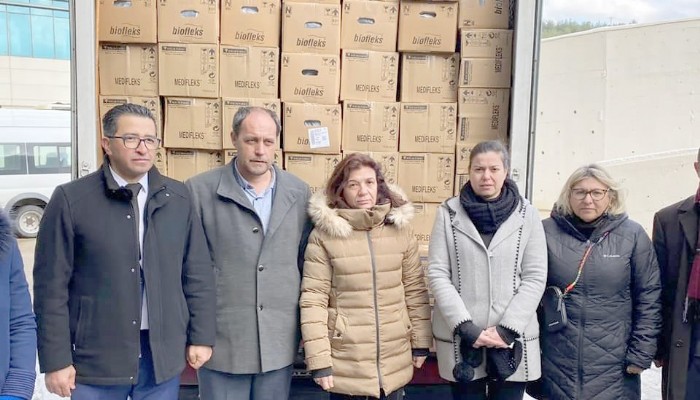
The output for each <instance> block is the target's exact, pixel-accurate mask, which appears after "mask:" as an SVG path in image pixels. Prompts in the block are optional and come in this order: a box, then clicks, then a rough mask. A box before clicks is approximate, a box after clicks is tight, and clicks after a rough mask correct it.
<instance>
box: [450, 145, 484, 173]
mask: <svg viewBox="0 0 700 400" xmlns="http://www.w3.org/2000/svg"><path fill="white" fill-rule="evenodd" d="M479 143H480V141H469V142H464V143H457V147H456V150H455V158H456V159H457V160H456V161H455V174H456V175H469V156H470V155H471V153H472V149H473V148H474V146H476V145H477V144H479Z"/></svg>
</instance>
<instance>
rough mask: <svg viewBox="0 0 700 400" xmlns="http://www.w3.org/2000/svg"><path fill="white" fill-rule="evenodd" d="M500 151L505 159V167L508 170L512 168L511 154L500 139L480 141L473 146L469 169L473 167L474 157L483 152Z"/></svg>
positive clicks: (502, 159) (503, 159) (502, 158)
mask: <svg viewBox="0 0 700 400" xmlns="http://www.w3.org/2000/svg"><path fill="white" fill-rule="evenodd" d="M489 152H494V153H500V155H501V161H503V168H504V169H505V170H506V171H508V170H510V156H509V155H508V149H507V148H506V146H505V145H504V144H503V143H502V142H501V141H500V140H487V141H485V142H480V143H478V144H477V145H476V146H474V147H473V148H472V151H471V153H470V154H469V169H470V170H471V169H472V160H474V157H476V156H478V155H479V154H483V153H489Z"/></svg>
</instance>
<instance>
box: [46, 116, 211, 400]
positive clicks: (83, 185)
mask: <svg viewBox="0 0 700 400" xmlns="http://www.w3.org/2000/svg"><path fill="white" fill-rule="evenodd" d="M102 126H103V132H104V136H103V137H102V142H101V143H102V148H103V149H104V152H105V158H104V162H103V164H102V167H101V168H100V169H99V170H98V171H96V172H94V173H92V174H90V175H87V176H85V177H83V178H81V179H78V180H76V181H73V182H70V183H67V184H64V185H61V186H59V187H57V188H56V190H55V191H54V194H53V195H52V197H51V200H50V201H49V203H48V205H47V206H46V210H45V212H44V216H43V218H42V220H41V225H40V228H39V235H38V237H37V245H36V257H35V264H34V296H35V312H36V315H37V323H38V339H39V340H38V345H39V346H38V348H39V364H40V367H41V370H42V372H46V387H47V389H48V390H49V391H50V392H52V393H55V394H57V395H59V396H63V397H67V396H71V397H72V398H73V399H78V400H82V399H98V398H99V399H110V400H111V399H115V400H117V399H119V400H123V399H126V398H127V397H129V398H131V399H133V400H138V399H143V398H146V397H148V398H149V399H176V398H177V396H178V391H179V376H180V373H181V372H182V370H183V369H184V367H185V361H187V362H188V363H189V364H190V365H191V366H192V367H193V368H199V367H200V366H201V365H202V364H203V363H204V362H206V361H207V360H208V359H209V357H210V356H211V354H212V346H213V345H214V339H215V330H216V326H215V314H214V308H215V306H216V297H215V288H214V271H213V267H212V261H211V256H210V255H209V251H208V249H207V245H206V240H205V237H204V233H203V231H202V226H201V222H200V221H199V219H198V218H196V212H195V210H194V208H193V206H192V199H191V197H190V194H189V192H188V191H187V188H186V187H185V185H184V184H183V183H181V182H178V181H175V180H173V179H170V178H167V177H165V176H162V175H161V174H160V173H159V172H158V170H157V169H156V168H155V167H154V166H153V160H154V158H155V153H156V149H157V148H158V147H159V145H160V139H159V138H158V137H157V134H156V123H155V119H154V118H153V115H152V114H151V113H150V112H149V111H148V109H146V108H145V107H142V106H139V105H135V104H130V103H127V104H123V105H119V106H117V107H115V108H113V109H112V110H110V111H109V112H107V113H106V114H105V116H104V118H103V120H102Z"/></svg>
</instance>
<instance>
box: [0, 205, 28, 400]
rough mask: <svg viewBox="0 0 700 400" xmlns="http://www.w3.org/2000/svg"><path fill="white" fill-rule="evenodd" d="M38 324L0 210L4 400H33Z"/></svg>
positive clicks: (0, 383)
mask: <svg viewBox="0 0 700 400" xmlns="http://www.w3.org/2000/svg"><path fill="white" fill-rule="evenodd" d="M35 363H36V322H34V313H33V312H32V302H31V300H30V299H29V289H28V287H27V279H26V278H25V276H24V265H23V263H22V255H21V254H20V252H19V247H17V241H16V240H15V238H14V237H13V236H12V223H11V222H10V219H9V218H8V216H7V214H5V212H4V211H2V210H0V400H29V399H31V398H32V395H33V393H34V379H35V378H36V372H35V367H36V365H35Z"/></svg>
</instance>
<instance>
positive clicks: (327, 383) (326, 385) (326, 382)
mask: <svg viewBox="0 0 700 400" xmlns="http://www.w3.org/2000/svg"><path fill="white" fill-rule="evenodd" d="M314 382H316V384H317V385H318V386H320V387H321V388H322V389H323V390H326V391H327V390H328V389H330V388H332V387H333V375H328V376H324V377H322V378H314Z"/></svg>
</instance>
